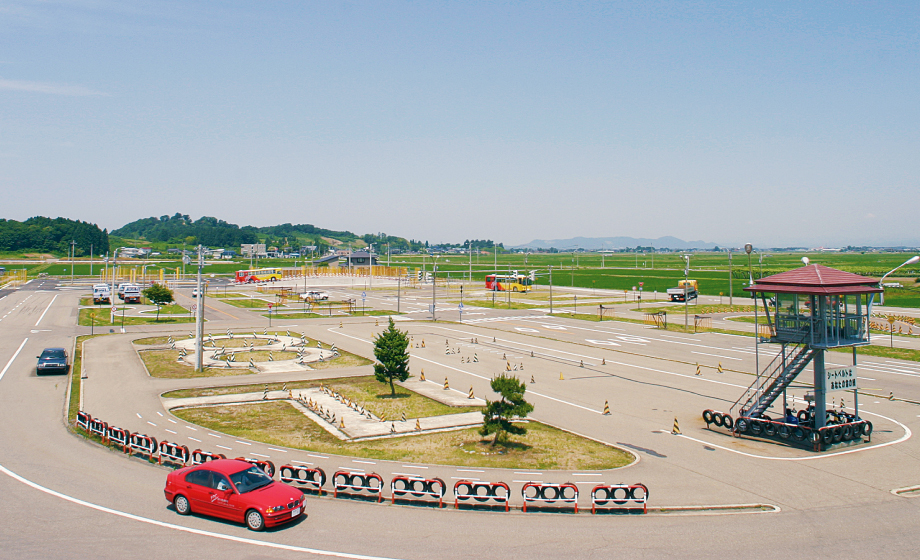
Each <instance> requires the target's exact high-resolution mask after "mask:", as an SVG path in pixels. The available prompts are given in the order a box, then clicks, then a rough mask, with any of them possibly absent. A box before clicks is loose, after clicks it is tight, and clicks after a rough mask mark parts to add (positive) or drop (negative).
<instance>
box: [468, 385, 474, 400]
mask: <svg viewBox="0 0 920 560" xmlns="http://www.w3.org/2000/svg"><path fill="white" fill-rule="evenodd" d="M467 398H469V399H472V398H475V397H473V386H472V385H470V396H469V397H467Z"/></svg>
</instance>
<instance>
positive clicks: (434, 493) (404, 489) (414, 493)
mask: <svg viewBox="0 0 920 560" xmlns="http://www.w3.org/2000/svg"><path fill="white" fill-rule="evenodd" d="M445 493H447V485H446V484H444V481H443V480H441V479H440V478H422V477H420V476H419V477H415V476H403V475H400V476H395V477H393V480H391V481H390V494H391V496H390V503H391V504H393V503H396V496H397V495H400V496H411V498H401V499H407V500H411V499H414V498H434V499H436V500H437V501H438V507H439V508H441V507H444V494H445Z"/></svg>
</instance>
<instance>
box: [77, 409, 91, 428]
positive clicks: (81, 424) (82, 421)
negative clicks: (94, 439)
mask: <svg viewBox="0 0 920 560" xmlns="http://www.w3.org/2000/svg"><path fill="white" fill-rule="evenodd" d="M92 420H93V417H92V416H90V415H89V414H87V413H85V412H77V420H76V424H77V427H78V428H81V429H82V430H83V431H84V432H88V431H89V423H90V422H92Z"/></svg>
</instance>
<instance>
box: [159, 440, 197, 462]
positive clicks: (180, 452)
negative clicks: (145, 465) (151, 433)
mask: <svg viewBox="0 0 920 560" xmlns="http://www.w3.org/2000/svg"><path fill="white" fill-rule="evenodd" d="M159 451H160V458H159V462H160V464H161V465H162V464H163V460H164V459H166V460H167V461H171V462H173V463H179V464H181V465H185V464H186V463H188V461H189V459H191V457H192V454H191V452H190V451H189V450H188V447H186V446H184V445H179V444H178V443H170V442H168V441H161V442H160V450H159Z"/></svg>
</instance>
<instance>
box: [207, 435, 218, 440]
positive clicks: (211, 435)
mask: <svg viewBox="0 0 920 560" xmlns="http://www.w3.org/2000/svg"><path fill="white" fill-rule="evenodd" d="M208 435H209V436H211V437H216V438H217V439H220V436H219V435H217V434H208Z"/></svg>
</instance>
